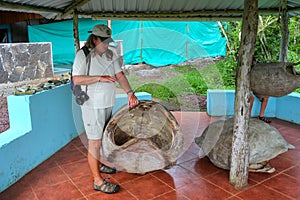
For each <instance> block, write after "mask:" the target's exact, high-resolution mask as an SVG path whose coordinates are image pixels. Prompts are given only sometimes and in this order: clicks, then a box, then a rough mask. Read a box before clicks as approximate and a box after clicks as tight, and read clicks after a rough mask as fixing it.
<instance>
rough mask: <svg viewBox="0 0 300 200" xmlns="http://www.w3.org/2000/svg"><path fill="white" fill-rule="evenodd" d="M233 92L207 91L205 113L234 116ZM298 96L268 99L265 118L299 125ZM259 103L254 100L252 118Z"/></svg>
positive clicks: (294, 94) (258, 108)
mask: <svg viewBox="0 0 300 200" xmlns="http://www.w3.org/2000/svg"><path fill="white" fill-rule="evenodd" d="M234 98H235V91H234V90H207V113H208V115H210V116H233V115H234ZM299 105H300V94H299V93H291V94H288V95H286V96H283V97H270V98H269V101H268V104H267V108H266V110H265V116H266V117H276V118H278V119H282V120H286V121H291V122H294V123H297V124H300V107H299ZM259 110H260V101H259V100H258V99H257V98H255V101H254V103H253V107H252V116H258V115H259Z"/></svg>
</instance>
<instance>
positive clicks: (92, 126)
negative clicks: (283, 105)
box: [81, 107, 112, 140]
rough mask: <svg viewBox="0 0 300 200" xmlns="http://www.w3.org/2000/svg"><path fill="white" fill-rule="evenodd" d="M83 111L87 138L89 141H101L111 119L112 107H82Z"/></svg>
mask: <svg viewBox="0 0 300 200" xmlns="http://www.w3.org/2000/svg"><path fill="white" fill-rule="evenodd" d="M81 110H82V120H83V124H84V128H85V132H86V135H87V138H88V139H89V140H101V139H102V137H103V131H104V128H105V126H106V124H107V123H108V121H109V119H110V118H111V114H112V107H109V108H104V109H93V108H85V107H81Z"/></svg>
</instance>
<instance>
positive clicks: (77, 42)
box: [73, 10, 80, 52]
mask: <svg viewBox="0 0 300 200" xmlns="http://www.w3.org/2000/svg"><path fill="white" fill-rule="evenodd" d="M73 35H74V46H75V52H77V51H78V50H79V49H80V40H79V32H78V14H77V10H74V13H73Z"/></svg>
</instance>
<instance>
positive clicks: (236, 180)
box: [230, 0, 258, 189]
mask: <svg viewBox="0 0 300 200" xmlns="http://www.w3.org/2000/svg"><path fill="white" fill-rule="evenodd" d="M257 24H258V0H245V1H244V14H243V25H242V36H241V46H240V49H239V57H238V67H237V73H236V91H235V104H234V127H233V140H232V154H231V155H232V157H231V167H230V183H231V184H233V185H234V186H235V188H237V189H241V188H243V187H245V186H247V185H248V165H249V141H248V138H249V137H248V132H249V131H248V130H249V102H250V70H251V64H252V61H253V55H254V48H255V39H256V35H257Z"/></svg>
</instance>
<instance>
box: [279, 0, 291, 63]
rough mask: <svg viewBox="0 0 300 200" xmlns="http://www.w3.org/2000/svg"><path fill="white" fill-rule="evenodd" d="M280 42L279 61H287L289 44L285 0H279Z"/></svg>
mask: <svg viewBox="0 0 300 200" xmlns="http://www.w3.org/2000/svg"><path fill="white" fill-rule="evenodd" d="M280 2H281V5H280V6H281V13H280V16H281V43H280V56H279V60H280V62H287V61H288V58H287V56H288V46H289V37H290V32H289V25H288V12H287V0H281V1H280Z"/></svg>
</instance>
